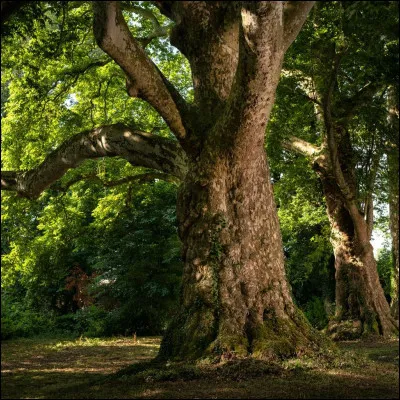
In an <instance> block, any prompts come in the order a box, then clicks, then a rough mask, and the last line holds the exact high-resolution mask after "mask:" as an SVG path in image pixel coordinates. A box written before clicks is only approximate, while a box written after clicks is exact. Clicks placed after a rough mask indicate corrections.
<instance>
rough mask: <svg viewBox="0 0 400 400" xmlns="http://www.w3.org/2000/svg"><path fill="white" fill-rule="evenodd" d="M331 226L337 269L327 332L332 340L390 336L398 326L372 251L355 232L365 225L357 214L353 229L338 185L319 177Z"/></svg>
mask: <svg viewBox="0 0 400 400" xmlns="http://www.w3.org/2000/svg"><path fill="white" fill-rule="evenodd" d="M321 180H322V184H323V188H324V193H325V197H326V201H327V213H328V217H329V220H330V222H331V227H332V236H331V242H332V246H333V251H334V255H335V269H336V274H335V278H336V313H335V320H334V321H331V323H330V324H329V327H328V332H329V333H330V334H331V335H332V337H333V338H334V339H337V340H340V339H352V338H357V337H360V336H362V335H366V334H370V333H375V334H380V335H382V336H391V335H393V334H396V333H398V326H397V325H396V322H395V320H394V319H393V318H392V317H391V315H390V309H389V305H388V303H387V301H386V298H385V296H384V292H383V289H382V286H381V284H380V282H379V276H378V272H377V267H376V261H375V258H374V254H373V248H372V246H371V244H370V243H369V242H367V244H365V243H362V242H361V241H360V240H359V238H358V236H357V234H356V232H357V231H361V230H363V231H365V235H366V237H368V225H367V223H366V222H365V220H364V219H363V218H362V216H361V214H360V218H359V220H358V221H357V223H358V224H359V226H358V227H356V226H355V223H354V221H353V219H352V218H351V216H350V214H349V212H348V210H347V208H346V206H345V201H344V199H343V196H342V194H341V192H340V190H339V188H338V186H337V185H336V184H335V182H333V181H332V180H331V179H330V178H329V177H328V176H325V177H324V176H322V177H321Z"/></svg>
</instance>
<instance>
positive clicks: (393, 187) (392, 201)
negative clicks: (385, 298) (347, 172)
mask: <svg viewBox="0 0 400 400" xmlns="http://www.w3.org/2000/svg"><path fill="white" fill-rule="evenodd" d="M388 108H389V113H388V122H389V129H390V140H389V142H388V147H389V149H388V151H387V157H388V167H389V168H388V184H389V227H390V234H391V236H392V258H393V276H392V291H391V294H392V302H391V305H390V307H391V311H392V315H393V317H394V318H396V319H397V320H398V319H399V96H398V93H396V90H395V88H394V87H393V86H392V87H390V88H389V91H388Z"/></svg>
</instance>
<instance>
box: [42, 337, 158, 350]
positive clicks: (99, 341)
mask: <svg viewBox="0 0 400 400" xmlns="http://www.w3.org/2000/svg"><path fill="white" fill-rule="evenodd" d="M160 341H161V338H160V337H153V338H148V337H142V338H137V339H136V340H135V339H134V338H133V337H132V338H125V337H124V338H116V337H111V338H87V337H80V338H79V339H76V340H66V341H65V340H64V341H60V342H57V343H56V344H49V345H47V346H45V348H47V349H50V350H61V349H64V348H70V347H102V346H116V347H123V346H136V345H140V346H143V347H157V348H158V347H159V346H160Z"/></svg>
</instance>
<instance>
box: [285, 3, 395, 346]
mask: <svg viewBox="0 0 400 400" xmlns="http://www.w3.org/2000/svg"><path fill="white" fill-rule="evenodd" d="M395 7H396V4H393V3H387V4H386V3H385V5H384V6H383V5H382V4H379V5H378V4H376V5H375V4H370V3H368V4H366V3H360V2H354V3H345V4H340V3H339V7H337V6H336V4H333V3H327V4H322V3H321V4H318V7H317V9H315V11H314V13H313V17H312V19H311V20H310V22H309V24H308V25H307V26H306V29H305V31H304V33H303V35H302V36H301V38H299V40H298V41H297V42H296V46H298V47H297V49H295V48H293V49H292V50H293V53H291V54H290V55H288V57H287V59H286V60H287V62H286V64H285V66H284V68H285V71H286V73H285V74H286V79H285V81H284V82H285V83H284V82H282V84H284V85H285V86H286V90H287V92H286V96H291V98H290V100H289V98H287V101H288V104H290V105H288V106H287V108H291V107H292V108H293V107H294V101H295V100H296V99H297V101H298V102H299V103H304V102H305V101H307V102H308V103H309V104H308V109H309V119H308V121H307V122H306V123H307V124H309V126H314V127H315V128H314V130H313V132H306V135H304V134H303V135H302V136H301V138H298V137H294V136H290V135H287V136H286V138H285V139H284V141H283V143H284V147H285V148H286V149H289V150H290V151H294V152H297V153H299V154H303V155H305V156H307V157H308V159H309V160H310V162H311V164H312V167H313V169H314V170H315V171H316V172H317V174H318V175H319V177H320V179H321V182H322V187H323V191H324V194H325V198H326V202H327V212H328V216H329V219H330V222H331V231H332V236H331V242H332V245H333V248H334V253H335V267H336V319H337V321H339V322H340V324H339V325H338V324H336V323H335V324H331V328H330V330H331V332H332V333H334V335H335V336H336V337H337V338H339V337H340V335H341V334H342V333H340V331H339V330H338V329H342V328H344V327H346V326H348V327H349V328H350V331H347V332H346V330H345V334H346V335H349V334H351V335H353V336H354V335H355V336H357V335H360V334H362V333H368V332H376V333H378V332H379V333H380V334H382V335H391V334H392V333H394V332H397V331H398V324H397V322H396V321H395V320H394V319H392V318H391V316H390V312H389V307H388V304H387V301H386V300H385V297H384V293H383V290H382V288H381V285H380V283H379V277H378V273H377V268H376V261H375V259H374V255H373V249H372V246H371V244H370V238H371V233H372V227H373V190H374V183H375V181H376V178H377V172H378V167H379V162H380V160H381V157H382V154H383V151H384V143H385V135H386V131H387V123H386V118H387V117H386V115H387V114H386V111H385V110H386V106H385V96H386V95H387V88H388V86H389V85H390V84H391V83H392V82H391V80H393V77H394V76H395V73H394V69H393V66H394V65H396V63H397V62H398V61H397V60H398V53H397V46H396V47H394V46H395V44H396V40H398V36H397V35H396V30H395V27H396V26H397V22H396V14H395V13H394V12H393V11H394V8H395ZM378 9H379V10H378ZM378 16H379V17H380V18H382V19H379V20H378V21H377V20H376V18H377V17H378ZM372 20H374V25H375V27H376V29H374V30H371V29H370V26H371V25H370V24H371V23H372ZM388 21H390V22H388ZM366 43H368V44H369V45H368V46H366V45H365V44H366ZM327 66H328V67H327ZM299 81H301V82H302V83H301V84H298V83H297V82H299ZM283 91H284V89H283ZM303 107H306V106H305V105H304V106H303ZM302 122H303V123H304V122H305V119H304V117H303V121H302ZM297 131H298V132H299V133H300V130H297ZM304 139H306V140H304ZM348 322H351V323H350V324H348ZM342 332H343V331H342Z"/></svg>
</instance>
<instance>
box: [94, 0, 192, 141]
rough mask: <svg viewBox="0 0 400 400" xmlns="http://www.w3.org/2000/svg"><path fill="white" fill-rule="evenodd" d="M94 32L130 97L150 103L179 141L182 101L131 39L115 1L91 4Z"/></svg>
mask: <svg viewBox="0 0 400 400" xmlns="http://www.w3.org/2000/svg"><path fill="white" fill-rule="evenodd" d="M93 10H94V26H93V29H94V35H95V38H96V41H97V44H98V45H99V47H100V48H101V49H102V50H104V51H105V52H106V53H107V54H108V55H109V56H110V57H111V58H112V59H113V60H114V61H115V62H116V63H117V64H118V65H119V66H120V67H121V68H122V70H123V71H124V72H125V74H126V76H127V89H128V93H129V95H130V96H132V97H139V98H142V99H143V100H145V101H147V102H148V103H150V104H151V105H152V106H153V107H154V108H155V109H156V110H157V111H158V112H159V114H160V115H161V116H162V117H163V118H164V120H165V122H166V123H167V125H168V126H169V127H170V129H171V130H172V132H173V133H174V134H175V136H176V137H177V138H178V139H180V140H181V141H183V139H184V138H185V136H186V129H185V127H184V125H185V123H184V120H183V116H184V115H187V114H186V112H187V110H186V107H185V104H186V103H185V102H184V100H183V99H182V97H181V96H180V95H179V93H178V92H177V91H176V90H175V89H174V88H173V87H172V85H171V84H170V83H169V84H167V79H166V78H165V77H164V76H163V75H162V74H161V72H160V71H159V69H158V68H157V67H156V66H155V64H154V63H153V62H152V60H151V59H150V58H149V57H148V56H147V54H146V53H145V51H144V49H143V48H142V46H141V45H140V43H139V42H138V41H137V40H135V39H134V37H133V36H132V34H131V32H130V31H129V28H128V26H127V24H126V21H125V19H124V17H123V15H122V12H121V10H120V8H119V5H118V2H116V1H104V2H102V1H97V2H94V3H93Z"/></svg>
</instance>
